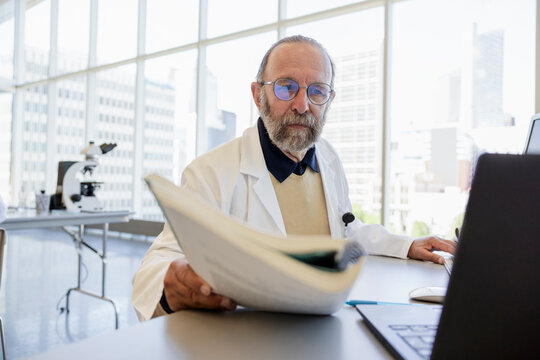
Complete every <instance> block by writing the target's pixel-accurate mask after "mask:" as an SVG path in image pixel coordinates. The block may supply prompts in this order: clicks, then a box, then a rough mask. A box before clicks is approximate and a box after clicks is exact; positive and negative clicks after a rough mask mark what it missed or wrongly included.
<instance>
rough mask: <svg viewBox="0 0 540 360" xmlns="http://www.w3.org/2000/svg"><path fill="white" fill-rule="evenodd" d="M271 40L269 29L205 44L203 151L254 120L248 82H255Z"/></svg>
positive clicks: (274, 36) (233, 135)
mask: <svg viewBox="0 0 540 360" xmlns="http://www.w3.org/2000/svg"><path fill="white" fill-rule="evenodd" d="M275 40H276V35H275V33H273V32H272V33H265V34H261V35H256V36H251V37H248V38H243V39H240V40H234V41H228V42H226V43H222V44H219V45H213V46H209V47H208V51H207V56H206V59H207V67H206V94H205V103H206V111H205V119H204V124H205V128H206V129H207V133H206V139H205V140H206V148H205V149H206V150H210V149H212V148H214V147H216V146H218V145H220V144H222V143H224V142H226V141H228V140H232V139H233V138H235V137H237V136H239V135H240V134H242V132H243V131H244V130H245V129H246V128H247V127H249V126H250V125H252V124H254V123H255V121H256V120H257V108H256V106H255V104H254V103H253V99H252V96H251V85H250V84H251V83H252V82H253V81H255V77H256V75H257V70H258V69H259V64H260V61H261V59H262V57H263V55H264V53H265V52H266V50H267V49H268V48H269V47H270V45H271V44H272V43H273V42H274V41H275ZM246 49H249V52H248V51H246ZM239 54H242V56H240V55H239Z"/></svg>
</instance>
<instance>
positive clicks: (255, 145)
mask: <svg viewBox="0 0 540 360" xmlns="http://www.w3.org/2000/svg"><path fill="white" fill-rule="evenodd" d="M241 152H242V154H241V160H240V172H241V173H242V174H244V175H247V178H248V180H247V181H248V188H249V190H248V191H249V192H250V193H251V192H253V194H254V197H256V199H252V198H251V194H249V195H248V207H249V210H248V217H251V219H248V222H249V223H252V224H258V225H259V226H260V227H261V228H263V229H265V228H268V217H270V218H271V219H272V222H273V225H274V230H275V231H279V232H280V233H281V234H282V235H283V236H286V234H287V232H286V230H285V223H284V222H283V216H282V215H281V210H280V208H279V203H278V200H277V197H276V193H275V191H274V186H273V185H272V180H271V179H270V174H269V173H268V169H267V167H266V163H265V161H264V155H263V153H262V149H261V144H260V141H259V133H258V131H257V127H256V126H255V127H252V128H250V129H248V130H246V132H245V133H244V135H243V141H242V149H241Z"/></svg>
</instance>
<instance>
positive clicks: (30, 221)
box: [0, 210, 133, 329]
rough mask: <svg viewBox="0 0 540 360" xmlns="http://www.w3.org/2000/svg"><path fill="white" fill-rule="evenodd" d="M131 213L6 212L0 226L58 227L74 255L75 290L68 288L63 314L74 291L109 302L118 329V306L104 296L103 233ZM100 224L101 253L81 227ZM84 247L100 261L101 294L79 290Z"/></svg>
mask: <svg viewBox="0 0 540 360" xmlns="http://www.w3.org/2000/svg"><path fill="white" fill-rule="evenodd" d="M132 214H133V212H130V211H127V210H125V211H103V212H96V213H94V212H92V213H86V212H81V213H73V212H68V211H61V210H60V211H57V210H55V211H52V212H48V213H40V214H38V213H36V211H35V210H26V211H10V212H8V214H7V218H6V220H5V221H4V222H2V223H0V226H1V227H3V228H4V229H6V230H9V231H12V230H17V229H33V228H43V227H60V228H62V229H63V230H64V231H65V232H66V233H68V234H69V235H70V236H71V237H72V238H73V241H74V242H75V247H76V249H77V254H78V260H79V261H78V272H77V287H74V288H71V289H69V290H68V291H67V293H66V311H67V313H69V295H70V294H71V292H72V291H77V292H80V293H82V294H85V295H89V296H92V297H95V298H98V299H100V300H104V301H107V302H109V303H111V305H112V306H113V308H114V315H115V327H116V329H118V307H117V306H116V303H115V302H114V301H113V300H112V299H110V298H108V297H106V296H105V275H106V270H107V262H106V258H107V232H108V229H109V224H110V223H120V222H127V221H129V216H130V215H132ZM97 224H102V225H103V236H102V248H101V253H100V252H99V251H98V250H96V249H94V248H93V247H92V246H90V245H89V244H88V243H86V242H85V241H84V226H85V225H97ZM67 226H78V231H73V230H71V229H69V228H67ZM83 246H84V247H86V248H88V249H90V250H91V251H92V252H94V253H95V254H96V255H98V256H99V257H100V259H101V295H98V294H94V293H91V292H88V291H86V290H83V289H81V263H82V247H83Z"/></svg>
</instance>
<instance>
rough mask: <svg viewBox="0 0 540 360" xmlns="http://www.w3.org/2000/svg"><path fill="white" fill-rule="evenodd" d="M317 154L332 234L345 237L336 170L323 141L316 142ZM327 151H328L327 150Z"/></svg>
mask: <svg viewBox="0 0 540 360" xmlns="http://www.w3.org/2000/svg"><path fill="white" fill-rule="evenodd" d="M315 146H316V149H317V150H316V152H315V156H316V157H317V164H318V165H319V171H320V172H321V179H322V184H323V189H324V198H325V200H326V211H327V213H328V224H329V225H330V234H331V235H332V237H336V238H340V237H343V232H342V224H341V222H340V218H341V216H340V215H339V209H338V207H339V203H338V202H339V199H338V193H337V191H338V189H336V186H337V184H336V181H334V179H335V171H334V168H333V167H332V161H335V159H334V160H331V159H328V158H327V157H326V154H325V151H324V150H323V149H321V147H322V146H323V145H322V143H321V142H317V143H316V145H315ZM326 153H327V152H326Z"/></svg>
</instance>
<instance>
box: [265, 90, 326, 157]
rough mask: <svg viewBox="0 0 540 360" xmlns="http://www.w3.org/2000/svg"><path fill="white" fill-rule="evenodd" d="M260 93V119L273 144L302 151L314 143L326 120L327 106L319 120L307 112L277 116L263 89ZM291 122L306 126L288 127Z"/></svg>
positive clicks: (282, 148) (286, 149) (281, 147)
mask: <svg viewBox="0 0 540 360" xmlns="http://www.w3.org/2000/svg"><path fill="white" fill-rule="evenodd" d="M260 94H261V95H260V98H259V100H260V102H261V111H260V115H261V119H262V121H263V123H264V127H265V128H266V131H268V136H269V137H270V140H271V141H272V143H273V144H274V145H276V146H277V147H278V148H279V149H280V150H281V151H284V152H302V151H304V150H307V149H309V148H311V147H312V146H313V144H315V142H316V141H317V140H318V139H319V137H320V136H321V133H322V130H323V127H324V124H325V122H326V111H327V110H328V107H326V109H325V110H324V112H323V114H322V117H321V119H320V120H318V119H317V118H316V117H315V116H314V115H312V114H308V113H304V114H296V113H294V112H290V113H287V114H285V115H284V116H281V117H278V116H275V115H274V114H273V113H272V110H271V109H270V105H269V104H268V99H267V98H266V94H265V93H264V91H261V93H260ZM291 124H301V125H304V126H306V128H305V129H302V130H297V129H290V128H289V127H288V125H291Z"/></svg>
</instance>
